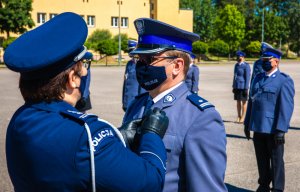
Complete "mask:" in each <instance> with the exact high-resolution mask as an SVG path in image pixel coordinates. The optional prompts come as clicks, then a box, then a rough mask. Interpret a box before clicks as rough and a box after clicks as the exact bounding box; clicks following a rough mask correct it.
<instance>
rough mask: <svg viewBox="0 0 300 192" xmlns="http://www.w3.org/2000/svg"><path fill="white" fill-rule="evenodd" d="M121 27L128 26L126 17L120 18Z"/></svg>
mask: <svg viewBox="0 0 300 192" xmlns="http://www.w3.org/2000/svg"><path fill="white" fill-rule="evenodd" d="M121 27H123V28H127V27H128V17H122V18H121Z"/></svg>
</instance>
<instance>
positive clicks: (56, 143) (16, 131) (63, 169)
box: [6, 101, 166, 192]
mask: <svg viewBox="0 0 300 192" xmlns="http://www.w3.org/2000/svg"><path fill="white" fill-rule="evenodd" d="M86 127H88V128H89V129H90V132H91V136H92V143H93V146H94V158H95V170H96V188H97V191H149V192H152V191H161V189H162V183H163V182H164V175H165V165H164V162H165V160H166V154H165V148H164V145H163V142H162V141H161V139H160V138H159V136H158V135H156V134H153V133H147V134H145V135H143V137H142V139H141V144H140V148H139V151H138V155H139V156H140V157H139V156H138V155H137V154H135V153H133V152H131V151H130V150H128V149H127V148H125V147H124V145H123V142H121V139H120V137H118V136H117V135H118V134H119V133H120V132H119V131H117V130H116V128H114V127H112V125H110V124H109V123H107V122H106V121H104V120H101V119H99V118H98V117H97V116H95V115H89V114H83V113H80V112H78V111H76V109H75V108H73V107H72V106H71V105H69V104H68V103H66V102H64V101H56V102H51V103H44V102H42V103H37V104H30V103H27V104H25V105H23V106H22V107H21V108H20V109H18V111H17V112H16V113H15V114H14V116H13V118H12V120H11V122H10V124H9V126H8V130H7V137H6V153H7V164H8V171H9V174H10V177H11V180H12V182H13V185H14V187H15V191H17V192H18V191H22V192H26V191H28V192H29V191H30V192H33V191H51V192H53V191H66V192H67V191H70V192H71V191H72V192H74V191H91V187H90V186H91V172H90V166H91V164H90V151H89V145H88V135H87V132H86V130H85V128H86ZM141 157H142V158H141Z"/></svg>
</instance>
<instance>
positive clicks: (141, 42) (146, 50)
mask: <svg viewBox="0 0 300 192" xmlns="http://www.w3.org/2000/svg"><path fill="white" fill-rule="evenodd" d="M134 25H135V28H136V31H137V33H138V35H139V39H138V44H137V48H136V49H135V50H133V51H132V52H130V55H135V54H157V53H160V52H163V51H166V50H180V51H184V52H187V53H189V54H193V53H192V43H193V42H194V41H198V40H199V39H200V37H199V35H197V34H195V33H191V32H188V31H185V30H182V29H179V28H177V27H174V26H172V25H169V24H167V23H163V22H161V21H157V20H154V19H150V18H139V19H137V20H135V21H134Z"/></svg>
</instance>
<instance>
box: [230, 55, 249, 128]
mask: <svg viewBox="0 0 300 192" xmlns="http://www.w3.org/2000/svg"><path fill="white" fill-rule="evenodd" d="M236 56H237V63H236V64H235V66H234V76H233V83H232V88H233V89H232V92H233V94H234V100H236V108H237V114H238V117H237V120H236V122H237V123H243V122H244V119H245V115H246V109H247V100H248V90H249V83H250V75H251V69H250V65H249V64H248V63H247V62H245V56H246V54H245V53H244V52H242V51H237V52H236Z"/></svg>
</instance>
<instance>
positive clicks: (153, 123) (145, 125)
mask: <svg viewBox="0 0 300 192" xmlns="http://www.w3.org/2000/svg"><path fill="white" fill-rule="evenodd" d="M168 125H169V118H168V117H167V116H166V113H165V112H164V111H161V110H160V109H159V108H157V107H155V108H154V109H149V110H148V111H147V113H146V115H145V116H144V118H143V122H142V125H141V128H140V132H141V134H145V133H149V132H150V133H155V134H157V135H159V136H160V137H161V138H163V137H164V135H165V133H166V130H167V128H168Z"/></svg>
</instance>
